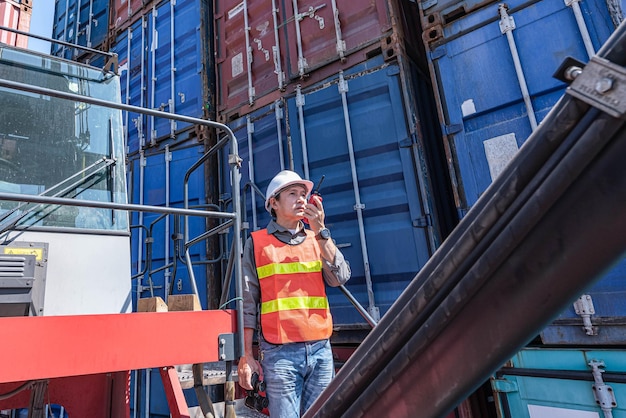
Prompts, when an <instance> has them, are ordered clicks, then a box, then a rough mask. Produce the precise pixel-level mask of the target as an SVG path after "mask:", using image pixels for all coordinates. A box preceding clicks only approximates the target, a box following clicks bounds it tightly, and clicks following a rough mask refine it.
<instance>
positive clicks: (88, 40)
mask: <svg viewBox="0 0 626 418" xmlns="http://www.w3.org/2000/svg"><path fill="white" fill-rule="evenodd" d="M53 22H54V24H53V26H52V37H53V38H54V39H58V40H61V41H65V42H70V43H73V44H77V45H82V46H86V47H89V48H93V49H100V50H105V51H106V50H108V40H109V39H108V36H109V0H56V3H55V12H54V21H53ZM52 54H53V55H57V56H60V57H64V58H68V59H75V58H78V57H81V56H83V55H84V54H85V52H84V51H81V50H78V49H75V48H68V47H66V46H63V45H57V44H52Z"/></svg>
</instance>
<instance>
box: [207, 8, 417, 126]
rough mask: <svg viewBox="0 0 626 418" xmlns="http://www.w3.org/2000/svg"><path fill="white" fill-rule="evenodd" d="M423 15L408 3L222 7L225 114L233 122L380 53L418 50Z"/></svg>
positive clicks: (219, 46) (219, 33) (220, 69)
mask: <svg viewBox="0 0 626 418" xmlns="http://www.w3.org/2000/svg"><path fill="white" fill-rule="evenodd" d="M409 15H411V16H409ZM418 15H419V14H418V11H417V7H416V5H415V3H413V2H410V1H408V0H376V1H371V2H367V3H359V2H352V1H348V0H336V1H331V0H325V1H318V2H311V1H299V2H295V1H292V0H282V1H281V0H258V1H257V0H254V1H246V2H241V1H236V0H222V1H218V2H216V4H215V28H216V29H215V30H216V56H217V78H218V82H217V84H218V91H217V95H218V96H217V97H218V110H219V111H220V112H223V113H227V114H228V116H230V115H234V117H233V118H231V119H234V118H237V117H239V116H243V115H245V114H247V113H250V112H252V111H254V110H256V109H258V108H260V107H263V106H265V105H267V104H269V103H271V102H273V101H274V100H276V99H278V98H279V97H280V96H281V95H283V93H282V90H285V91H286V92H287V93H292V92H293V89H294V87H295V85H297V84H300V85H302V86H310V85H314V84H317V83H319V82H320V81H322V80H323V79H325V78H327V77H331V76H332V75H333V74H337V73H338V72H339V71H340V70H347V69H349V68H351V67H353V66H354V65H358V64H360V63H362V62H364V61H366V60H368V59H370V58H372V57H374V56H375V55H379V54H381V55H384V56H385V57H387V59H393V58H394V56H395V54H396V53H397V52H398V51H397V49H402V48H403V46H400V45H404V44H405V43H409V41H411V42H412V45H413V46H410V47H408V48H406V50H410V51H417V50H419V49H420V46H421V40H419V43H418V42H416V41H415V39H416V38H415V35H419V30H416V27H417V26H413V23H415V22H413V21H412V17H413V16H414V17H416V20H418V19H419V17H418ZM394 16H395V18H394ZM246 28H249V30H246ZM416 44H418V47H414V46H415V45H416Z"/></svg>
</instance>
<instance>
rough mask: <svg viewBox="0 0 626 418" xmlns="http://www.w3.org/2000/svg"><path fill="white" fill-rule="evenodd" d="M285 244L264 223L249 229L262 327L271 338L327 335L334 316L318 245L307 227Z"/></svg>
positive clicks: (292, 339)
mask: <svg viewBox="0 0 626 418" xmlns="http://www.w3.org/2000/svg"><path fill="white" fill-rule="evenodd" d="M306 233H307V239H305V240H304V241H303V242H302V243H301V244H298V245H289V244H285V243H284V242H282V241H280V240H279V239H278V238H276V237H275V236H274V235H272V234H268V233H267V230H266V229H263V230H260V231H255V232H252V241H253V243H254V258H255V262H256V266H257V275H258V277H259V283H260V286H261V330H262V332H263V337H264V338H265V340H266V341H268V342H270V343H272V344H286V343H292V342H303V341H316V340H323V339H326V338H329V337H330V335H331V334H332V331H333V322H332V317H331V315H330V309H329V306H328V298H327V297H326V289H325V286H324V278H323V277H322V257H321V253H320V248H319V246H318V244H317V241H316V240H315V237H314V234H313V232H311V231H308V230H307V231H306Z"/></svg>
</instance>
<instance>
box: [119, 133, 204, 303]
mask: <svg viewBox="0 0 626 418" xmlns="http://www.w3.org/2000/svg"><path fill="white" fill-rule="evenodd" d="M203 154H204V144H202V143H201V144H198V143H194V142H193V141H190V142H189V143H185V144H181V145H179V146H177V147H176V148H172V149H170V148H169V147H166V149H165V150H164V151H163V152H160V151H159V152H154V153H151V154H149V155H144V154H143V153H141V154H139V155H137V156H136V157H133V158H130V159H129V161H128V164H127V165H128V169H129V172H128V177H129V196H130V199H131V201H132V203H136V204H145V205H153V206H169V207H179V208H181V207H185V199H184V190H185V189H184V186H185V184H184V179H185V178H186V174H187V172H188V170H190V169H191V167H192V166H193V165H194V163H195V162H196V161H198V160H199V159H200V157H202V155H203ZM204 179H205V171H204V167H203V166H200V167H199V168H198V169H197V170H194V171H193V172H191V173H189V180H188V182H187V187H188V199H187V207H189V208H200V207H202V208H205V209H206V201H205V183H204ZM132 225H133V227H132V229H133V230H132V237H133V239H132V243H131V252H132V260H133V277H134V278H135V279H136V281H135V282H134V283H133V284H134V286H133V289H134V295H133V300H134V302H135V304H134V306H136V299H137V298H143V297H153V296H160V297H161V298H162V299H163V300H164V301H166V302H167V298H168V296H169V295H170V294H191V293H193V287H192V285H191V281H190V276H189V272H188V271H187V267H186V265H185V264H184V262H181V260H183V259H184V250H183V249H182V244H183V238H184V222H183V220H182V219H181V218H180V217H175V216H163V215H161V214H155V213H143V214H141V213H135V214H133V219H132ZM139 225H143V226H144V227H143V228H140V227H138V226H139ZM189 229H190V231H191V235H190V238H193V237H195V236H197V235H199V234H201V233H202V232H204V231H205V230H206V224H205V219H203V218H189ZM172 237H175V238H176V239H172ZM190 254H191V260H192V262H194V276H195V279H196V282H197V287H198V289H200V290H202V291H200V292H199V293H200V294H199V297H200V303H201V304H202V306H205V307H206V306H207V299H206V298H207V295H206V292H205V291H204V290H205V289H206V285H207V284H206V268H207V265H208V262H207V259H209V258H210V257H207V252H206V245H204V242H201V243H199V244H197V245H194V246H192V247H191V248H190Z"/></svg>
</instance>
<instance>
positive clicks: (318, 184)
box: [302, 174, 326, 224]
mask: <svg viewBox="0 0 626 418" xmlns="http://www.w3.org/2000/svg"><path fill="white" fill-rule="evenodd" d="M324 178H326V176H325V175H323V174H322V178H320V181H319V182H318V183H317V186H315V189H313V190H312V191H311V196H310V197H309V203H311V204H315V201H314V200H313V196H317V197H319V199H320V202H321V201H322V200H323V199H322V195H321V194H320V188H321V187H322V182H323V181H324ZM302 222H304V223H305V224H308V223H309V220H308V219H307V218H302Z"/></svg>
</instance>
